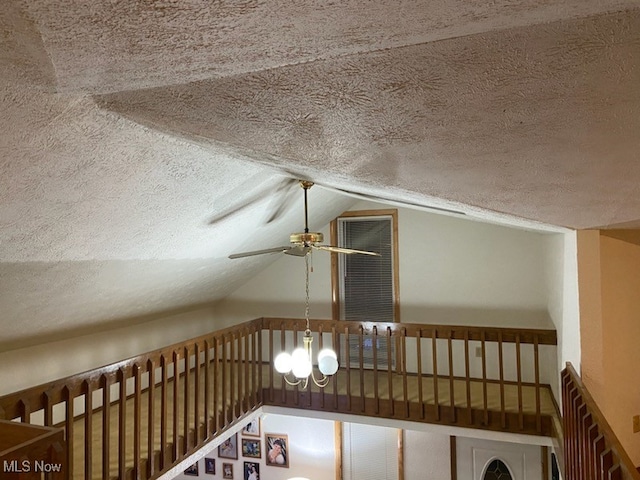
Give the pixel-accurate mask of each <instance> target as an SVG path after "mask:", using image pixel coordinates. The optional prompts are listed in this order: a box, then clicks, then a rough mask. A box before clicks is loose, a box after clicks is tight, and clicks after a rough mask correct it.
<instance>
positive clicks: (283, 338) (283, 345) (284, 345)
mask: <svg viewBox="0 0 640 480" xmlns="http://www.w3.org/2000/svg"><path fill="white" fill-rule="evenodd" d="M293 341H294V343H295V334H294V337H293ZM294 348H295V347H294ZM286 349H287V339H286V336H285V329H284V324H283V323H281V324H280V351H281V352H284V351H286ZM273 360H274V358H273V355H272V356H271V362H272V365H273ZM271 372H272V374H273V368H271ZM272 383H273V382H272ZM280 396H281V401H282V403H286V402H287V382H286V381H285V379H284V375H282V379H281V380H280ZM296 398H297V397H296Z"/></svg>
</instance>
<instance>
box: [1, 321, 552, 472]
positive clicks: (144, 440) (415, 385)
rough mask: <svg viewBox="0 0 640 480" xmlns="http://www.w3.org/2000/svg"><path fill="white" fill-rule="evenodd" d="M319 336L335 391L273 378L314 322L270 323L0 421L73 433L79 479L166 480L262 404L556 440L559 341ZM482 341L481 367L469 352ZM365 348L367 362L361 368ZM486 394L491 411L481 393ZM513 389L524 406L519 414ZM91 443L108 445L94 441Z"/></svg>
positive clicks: (80, 380)
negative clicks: (161, 479) (552, 406)
mask: <svg viewBox="0 0 640 480" xmlns="http://www.w3.org/2000/svg"><path fill="white" fill-rule="evenodd" d="M310 326H311V330H312V332H313V335H314V337H315V338H316V339H317V340H316V343H314V345H315V346H318V347H320V346H332V347H333V348H334V349H335V350H336V351H337V352H340V354H341V356H343V359H342V360H341V364H342V366H341V369H340V370H339V372H338V373H337V374H336V375H335V376H334V378H333V380H332V382H331V384H330V385H329V386H328V387H327V388H325V389H313V388H310V389H308V390H303V389H301V388H298V387H294V388H291V387H289V386H288V385H287V384H286V383H285V382H284V380H283V379H282V377H281V376H280V375H279V374H277V373H274V372H273V369H272V368H271V367H270V365H271V364H272V360H273V358H274V356H275V355H276V354H277V353H278V352H279V351H281V350H283V349H285V347H293V346H295V345H299V344H300V342H301V335H302V334H303V332H304V330H305V324H304V320H303V319H289V318H258V319H255V320H252V321H249V322H245V323H242V324H238V325H235V326H232V327H229V328H226V329H224V330H219V331H216V332H212V333H210V334H207V335H202V336H200V337H197V338H194V339H190V340H187V341H184V342H179V343H176V344H173V345H170V346H168V347H164V348H161V349H158V350H154V351H152V352H148V353H145V354H142V355H138V356H136V357H133V358H129V359H126V360H122V361H119V362H116V363H114V364H111V365H107V366H104V367H101V368H97V369H93V370H91V371H88V372H84V373H80V374H76V375H72V376H69V377H66V378H64V379H59V380H56V381H53V382H49V383H46V384H43V385H38V386H36V387H30V388H27V389H24V390H22V391H19V392H14V393H11V394H9V395H5V396H3V397H0V418H4V419H6V420H15V419H19V420H20V421H21V422H24V423H30V422H31V421H32V420H33V418H35V417H34V415H35V416H36V417H37V416H40V417H41V418H42V419H43V423H44V425H46V426H62V427H64V430H65V434H66V438H67V439H68V442H67V443H68V445H69V449H68V450H67V454H66V457H65V462H66V464H67V474H68V475H69V478H73V477H74V476H75V477H76V478H86V479H89V478H101V479H103V480H111V479H112V478H114V477H116V476H117V477H119V478H125V477H132V478H136V479H153V478H157V477H158V476H159V475H161V474H162V473H164V472H166V471H167V470H168V469H170V468H172V467H173V466H175V465H176V464H177V463H178V462H180V461H181V460H182V459H184V458H186V456H188V455H190V454H191V453H193V452H195V451H196V450H197V449H198V448H200V447H202V445H204V444H205V443H206V442H208V441H210V440H211V439H212V438H213V437H214V436H216V435H219V434H220V433H222V432H224V431H225V430H227V429H228V428H229V427H231V426H232V425H233V424H235V423H237V422H239V421H241V420H242V418H244V416H246V415H247V414H248V413H249V412H251V411H252V410H253V409H255V408H257V407H259V406H261V405H263V404H270V405H278V406H288V407H294V408H312V409H317V410H324V411H329V412H343V413H353V414H359V415H380V416H386V417H388V418H397V419H403V420H412V421H420V422H431V423H441V424H447V425H459V426H464V427H470V428H483V429H492V430H501V431H514V432H519V433H528V434H534V435H550V434H551V433H550V432H551V431H552V428H551V417H550V416H549V412H548V410H547V411H546V412H543V411H542V409H541V396H542V393H544V395H546V398H550V392H549V387H548V385H545V384H543V383H542V381H541V379H540V368H539V365H538V359H539V356H540V355H539V353H538V348H539V347H541V346H553V345H556V333H555V331H553V330H535V329H513V328H482V327H468V326H459V325H429V324H410V323H374V322H345V321H332V320H311V322H310ZM474 343H475V344H476V345H479V346H481V348H479V350H478V351H477V352H476V353H477V356H476V355H471V354H470V350H473V344H474ZM365 344H366V345H369V347H370V349H372V350H373V352H374V356H373V360H372V364H369V363H368V362H369V359H368V358H365V356H364V355H363V352H364V350H365ZM489 347H492V348H493V349H494V350H491V351H492V352H494V353H491V355H490V348H489ZM525 347H526V351H525ZM353 348H357V349H359V351H358V352H357V353H356V354H355V356H353V357H350V356H351V355H353V352H352V351H351V350H352V349H353ZM509 348H510V349H511V350H508V349H509ZM394 349H395V352H396V353H395V354H394V353H393V351H392V350H394ZM463 350H464V354H462V351H463ZM368 355H369V354H368ZM509 355H511V357H513V358H512V359H511V360H509V359H508V358H507V357H508V356H509ZM514 355H517V358H516V357H514ZM440 357H441V358H440ZM494 357H495V358H494ZM511 357H509V358H511ZM349 358H356V359H357V360H356V361H355V362H354V361H349V360H348V359H349ZM345 359H346V360H345ZM456 359H457V360H456ZM516 360H517V361H516ZM509 362H511V363H509ZM498 364H499V366H498ZM516 364H517V371H516V372H513V368H514V367H511V369H510V376H509V375H508V373H509V372H507V369H508V367H510V366H511V365H514V366H515V365H516ZM474 369H475V370H474ZM526 369H528V370H526ZM525 370H526V372H525ZM527 372H528V373H527ZM525 377H528V378H525ZM478 386H480V388H481V391H482V394H481V398H480V400H479V402H480V403H479V404H477V403H473V401H474V400H477V399H475V398H473V395H471V393H470V392H471V391H472V390H474V389H476V388H477V387H478ZM507 390H508V391H509V393H510V395H511V398H514V396H516V397H517V402H513V401H512V402H511V404H510V405H507V403H508V402H507V401H506V400H505V398H506V397H508V395H507ZM490 391H491V392H493V394H494V395H495V396H496V397H493V398H497V396H498V392H499V397H500V401H499V405H497V406H496V404H495V403H496V401H494V403H493V404H492V403H491V401H490V398H489V397H490V395H489V392H490ZM525 393H526V394H527V395H526V398H525ZM525 400H526V401H525ZM527 402H529V405H526V404H527ZM532 402H533V403H535V405H533V406H532ZM92 435H93V438H100V439H101V442H100V444H98V443H95V444H92V443H91V442H86V441H84V439H85V438H91V436H92ZM112 439H117V440H113V441H112ZM74 443H75V444H76V445H78V444H81V445H83V448H81V449H74V448H73V444H74ZM103 447H104V448H103ZM75 465H78V468H79V469H80V470H81V471H74V466H75Z"/></svg>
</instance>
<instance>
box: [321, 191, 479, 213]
mask: <svg viewBox="0 0 640 480" xmlns="http://www.w3.org/2000/svg"><path fill="white" fill-rule="evenodd" d="M321 186H322V188H326V189H327V190H333V191H334V192H338V193H342V194H344V195H348V196H350V197H353V198H358V199H360V200H367V201H369V202H382V203H388V204H389V205H395V206H397V207H406V208H413V209H416V210H432V211H435V212H443V213H451V214H453V215H466V213H465V212H462V211H460V210H453V209H451V208H444V207H436V206H433V205H425V204H420V203H413V202H407V201H404V200H394V199H392V198H386V197H382V196H378V195H369V194H366V193H358V192H352V191H350V190H344V189H342V188H335V187H331V186H328V185H321Z"/></svg>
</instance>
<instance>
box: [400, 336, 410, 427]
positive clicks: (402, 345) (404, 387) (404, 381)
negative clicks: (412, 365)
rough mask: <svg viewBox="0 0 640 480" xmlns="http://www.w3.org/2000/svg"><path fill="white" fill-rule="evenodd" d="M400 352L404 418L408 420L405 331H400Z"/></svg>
mask: <svg viewBox="0 0 640 480" xmlns="http://www.w3.org/2000/svg"><path fill="white" fill-rule="evenodd" d="M400 331H401V333H402V335H401V336H400V351H401V353H402V390H403V395H404V408H405V416H406V417H407V418H409V391H408V385H407V329H406V328H403V329H402V330H400Z"/></svg>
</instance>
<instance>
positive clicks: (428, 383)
mask: <svg viewBox="0 0 640 480" xmlns="http://www.w3.org/2000/svg"><path fill="white" fill-rule="evenodd" d="M272 376H273V379H274V385H273V389H272V388H271V387H270V379H271V378H272ZM193 377H194V375H192V376H191V381H190V388H189V396H190V401H189V412H188V415H187V416H188V420H187V422H188V423H187V425H188V427H187V428H186V429H185V426H184V424H185V413H184V401H183V398H184V393H185V392H184V390H185V389H184V379H183V378H181V379H180V383H179V389H178V397H177V398H178V404H179V405H180V408H179V409H178V417H177V420H178V421H177V430H176V436H177V438H178V447H177V450H178V454H179V455H182V453H183V444H184V432H185V431H187V432H190V435H191V436H192V437H193V435H194V432H195V425H196V424H199V425H204V424H205V419H204V407H203V406H202V403H203V402H204V392H203V391H202V388H201V389H200V391H199V402H198V403H199V407H198V409H199V415H198V422H196V419H195V415H194V410H195V403H196V400H195V388H194V383H195V382H194V381H193V380H194V378H193ZM335 377H336V380H335V382H336V383H335V386H334V384H333V383H331V384H330V385H329V386H327V387H326V388H325V389H324V391H323V392H322V393H321V390H320V389H317V388H315V387H314V388H313V389H310V391H311V393H312V394H314V395H315V396H316V397H317V396H318V395H321V396H322V397H323V398H322V402H323V405H325V404H327V405H328V404H330V403H331V402H329V400H330V399H331V398H334V399H336V398H338V399H339V402H338V403H339V408H338V409H334V410H333V411H340V412H342V413H349V411H348V409H349V408H357V406H358V405H365V403H367V404H370V402H372V401H375V399H376V398H377V399H379V402H383V403H384V402H386V403H387V404H392V403H393V402H391V403H390V402H389V392H390V390H392V398H393V399H394V400H395V401H396V402H401V404H407V405H408V404H411V406H412V412H413V411H415V406H418V407H420V406H421V404H420V402H419V399H420V396H422V407H421V411H422V412H423V413H424V411H425V407H426V408H427V409H431V410H432V409H433V408H435V407H434V406H435V398H436V396H435V390H436V389H437V391H438V395H437V398H438V404H439V405H440V406H441V408H442V409H443V410H444V409H447V408H448V410H451V408H450V407H451V398H452V395H451V391H450V389H451V386H452V385H453V400H454V405H455V407H456V408H457V409H459V410H460V412H468V411H469V410H470V409H472V410H473V412H474V415H478V414H482V412H485V411H488V412H490V413H491V414H492V415H494V416H495V414H496V413H501V411H502V408H501V406H502V405H504V412H507V413H509V414H511V415H526V416H528V417H531V416H535V415H536V390H535V388H534V387H533V386H528V385H524V386H522V387H521V388H520V390H519V389H518V387H517V385H514V384H504V386H503V389H502V390H501V388H500V384H499V383H495V382H493V383H486V384H483V382H482V381H481V380H477V379H476V380H471V381H469V382H468V383H467V382H466V381H465V380H464V379H454V380H453V383H452V381H451V379H450V378H449V377H440V378H438V380H437V382H434V380H433V378H432V377H427V376H424V377H422V379H421V384H422V387H421V389H422V393H420V382H418V378H417V377H416V376H411V375H407V376H402V375H395V374H394V375H392V376H391V388H390V385H389V377H388V376H387V373H386V372H384V374H379V375H378V378H377V380H375V379H374V374H373V372H372V371H365V372H364V373H363V376H362V378H361V377H360V373H359V372H358V371H355V372H354V371H352V372H351V374H350V385H351V388H350V389H349V391H350V393H351V395H350V399H349V396H348V395H347V393H348V392H347V375H346V373H345V372H344V371H342V370H341V371H340V372H339V373H338V374H337V375H336V376H335ZM227 380H229V376H227ZM405 381H406V388H405ZM262 382H263V389H264V390H263V395H264V400H263V403H264V404H273V405H285V404H286V405H287V406H292V407H295V406H296V404H298V406H305V408H308V407H307V406H306V405H304V399H305V398H309V395H308V392H302V391H301V390H299V389H298V391H299V392H301V393H302V395H301V396H298V397H297V399H298V401H293V402H292V401H291V398H292V395H295V392H296V388H295V387H291V386H288V385H286V384H284V382H283V381H282V380H281V378H280V377H279V376H278V375H277V374H275V373H271V371H270V367H269V366H265V367H264V368H263V372H262ZM376 382H377V389H376V388H375V386H376ZM170 385H171V388H167V402H168V405H169V406H170V407H169V408H168V411H167V431H166V438H167V442H168V445H167V450H168V451H169V452H170V450H171V448H172V447H173V439H174V422H173V407H172V405H173V387H172V386H173V382H170ZM283 385H284V386H283ZM361 385H364V395H362V394H361ZM485 386H486V395H485ZM211 389H212V392H213V391H214V390H213V386H212V387H211ZM220 391H221V388H218V389H217V392H218V395H217V402H216V404H215V406H216V409H217V412H216V411H214V405H213V401H211V406H210V415H209V416H210V418H209V426H211V425H212V424H213V420H212V419H213V417H214V415H218V419H217V422H218V423H217V424H220V418H221V411H220V410H221V407H222V404H223V402H222V395H221V394H220ZM501 391H502V392H503V393H502V394H501ZM467 392H468V393H467ZM240 393H241V394H243V393H244V392H243V388H240ZM237 394H238V387H237V383H236V384H235V386H234V388H233V389H231V388H230V386H229V388H226V395H225V396H226V406H227V407H229V406H230V405H231V404H232V402H233V401H234V400H233V398H232V396H234V397H236V396H237ZM305 394H306V397H305ZM501 397H502V399H501ZM539 397H540V411H539V414H540V416H541V417H543V418H545V419H546V420H547V421H548V422H549V421H550V422H558V421H559V420H558V415H557V411H556V407H555V404H554V401H553V398H552V395H551V392H550V389H549V388H548V387H545V388H541V389H540V390H539ZM485 398H486V407H485ZM283 399H285V401H284V403H283ZM300 399H303V400H300ZM468 399H469V400H470V403H468V402H467V400H468ZM245 400H246V401H245V403H244V406H243V407H242V408H241V407H236V410H235V412H236V415H238V414H241V413H242V412H243V411H248V410H250V408H251V407H252V405H249V400H250V399H248V398H247V399H245ZM160 402H161V390H160V389H159V388H156V389H155V392H154V407H153V408H154V416H153V418H154V421H153V422H152V428H153V445H154V446H153V449H154V451H155V453H154V458H155V465H156V469H158V467H159V453H158V452H159V451H160V448H161V443H160V442H161V434H160V424H161V408H160ZM407 402H408V403H407ZM149 403H150V402H149V396H148V392H146V391H143V393H142V397H141V398H140V401H139V418H140V422H139V435H140V441H139V450H140V452H139V453H140V458H147V457H148V439H149V436H148V435H149V422H148V412H149ZM299 403H302V404H303V405H299ZM326 409H327V408H325V410H326ZM328 409H329V410H331V409H332V407H330V408H328ZM431 410H430V411H431ZM135 411H136V405H135V402H134V399H133V398H129V399H128V400H127V402H126V414H125V421H124V422H123V423H124V425H125V426H124V434H123V435H122V434H121V433H120V431H119V425H120V423H121V420H120V417H119V405H117V404H114V405H112V406H111V407H110V412H109V421H110V427H109V437H108V445H109V446H108V449H109V456H108V474H107V475H104V476H103V468H102V462H103V452H102V450H103V445H104V444H103V440H104V439H103V432H102V427H101V425H102V417H103V412H102V409H97V410H94V412H93V414H92V416H91V426H90V428H91V439H92V440H91V443H90V448H89V449H88V448H87V445H88V444H87V442H86V441H85V419H84V417H82V418H79V419H78V420H77V421H76V422H74V427H73V430H74V431H73V442H72V444H73V462H72V463H73V478H74V479H85V478H86V479H88V478H92V479H102V478H118V477H119V475H118V472H119V465H120V459H119V458H118V448H119V443H120V442H121V441H122V440H121V439H122V438H124V442H125V448H124V451H125V452H126V454H125V458H124V459H123V460H124V464H125V465H126V471H127V472H128V473H127V475H125V477H128V476H129V475H130V474H131V470H132V468H133V466H134V454H135V449H134V445H135V442H134V428H135V427H134V425H135V418H136V417H135ZM438 411H439V410H438ZM354 413H359V414H363V412H362V409H360V410H359V411H358V412H354ZM364 413H365V414H367V413H369V412H364ZM384 413H385V412H384V409H383V410H382V411H380V412H379V413H378V414H383V415H384ZM445 413H446V412H445ZM412 416H413V414H412V415H410V417H409V418H406V419H407V420H414V418H412ZM445 416H446V415H445ZM228 417H230V416H228ZM391 418H393V417H391ZM415 420H416V421H427V422H429V418H428V416H427V418H426V420H425V418H424V416H423V418H422V419H419V418H415ZM442 423H447V424H451V422H449V421H448V420H447V419H446V418H444V419H443V420H442ZM461 426H464V422H463V423H461ZM494 429H495V428H494ZM511 430H512V428H510V429H508V430H507V431H511ZM203 432H204V430H201V433H200V435H201V437H199V438H204V433H203ZM196 443H202V442H196V441H194V440H193V438H192V440H191V444H190V448H192V447H194V446H195V444H196ZM85 452H86V454H87V455H90V456H91V462H90V463H91V472H87V473H85V456H86V454H85ZM168 457H169V458H168V463H165V467H168V466H169V465H170V464H171V463H173V460H172V458H171V454H170V453H168ZM140 468H141V469H142V472H143V473H142V475H141V476H142V478H146V476H147V475H146V473H144V472H146V468H147V465H146V461H145V462H142V465H141V466H140Z"/></svg>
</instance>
